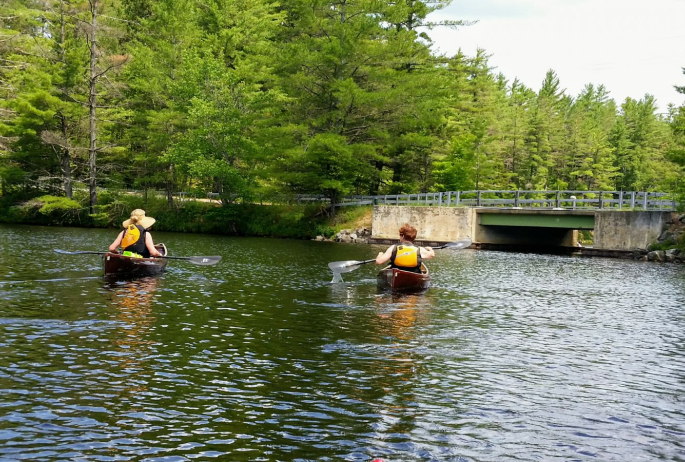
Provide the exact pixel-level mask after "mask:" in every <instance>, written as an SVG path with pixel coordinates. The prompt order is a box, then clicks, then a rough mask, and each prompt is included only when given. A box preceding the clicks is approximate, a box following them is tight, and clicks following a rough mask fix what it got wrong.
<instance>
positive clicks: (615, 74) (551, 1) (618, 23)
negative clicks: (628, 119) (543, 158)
mask: <svg viewBox="0 0 685 462" xmlns="http://www.w3.org/2000/svg"><path fill="white" fill-rule="evenodd" d="M429 19H430V20H432V21H439V20H441V19H455V20H457V19H458V20H472V21H473V20H477V21H478V22H477V23H476V24H473V25H471V26H466V27H460V28H458V29H457V30H453V29H448V28H445V27H439V28H436V29H433V30H431V31H427V33H428V35H429V36H430V37H431V39H432V40H433V41H434V44H435V48H434V49H435V50H436V51H437V52H440V53H444V54H446V55H454V54H455V53H456V52H457V51H458V50H459V49H460V48H461V50H462V52H463V53H465V54H466V55H469V56H473V55H475V53H476V50H477V49H478V48H482V49H484V50H485V51H486V53H487V54H489V55H491V57H490V61H489V62H490V65H491V66H493V67H495V72H501V73H503V74H504V75H505V77H506V78H507V79H508V80H509V81H512V80H513V79H514V78H518V79H519V81H521V82H522V83H523V84H524V85H526V86H528V87H530V88H532V89H533V90H535V91H538V90H539V89H540V86H541V83H542V81H543V79H544V77H545V74H546V73H547V71H548V70H549V69H552V70H554V71H555V72H556V74H557V76H558V77H559V81H560V84H561V88H564V89H566V94H568V95H571V96H577V95H578V94H579V93H580V91H581V90H582V89H583V87H585V85H586V84H588V83H592V84H594V85H604V86H605V87H606V89H607V90H608V91H609V92H610V94H609V96H610V97H612V98H613V99H614V100H615V101H616V103H617V104H619V105H620V104H621V103H622V102H623V101H624V100H625V99H626V98H627V97H630V98H633V99H636V100H639V99H641V98H643V97H644V95H645V94H646V93H648V94H650V95H652V96H654V97H655V98H656V100H657V105H658V106H659V112H665V111H666V108H667V106H668V104H669V103H673V104H675V105H676V106H680V105H682V104H684V103H685V95H682V94H680V93H678V92H677V91H676V90H675V89H674V88H673V86H674V85H679V86H685V74H683V69H682V68H683V67H685V0H453V1H452V4H450V5H449V6H448V7H446V8H445V9H443V10H440V11H437V12H434V13H433V14H432V15H431V16H430V17H429Z"/></svg>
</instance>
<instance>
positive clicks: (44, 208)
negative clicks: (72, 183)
mask: <svg viewBox="0 0 685 462" xmlns="http://www.w3.org/2000/svg"><path fill="white" fill-rule="evenodd" d="M98 201H99V204H98V207H97V211H96V213H95V214H90V213H89V209H88V205H87V198H86V197H75V199H74V200H70V199H67V198H64V197H55V196H39V197H33V198H27V197H20V196H14V197H3V198H0V222H2V223H23V224H36V225H46V226H77V227H93V228H120V227H121V223H122V222H123V221H124V220H126V219H127V218H128V217H129V215H130V213H131V210H133V209H136V208H141V209H144V210H145V211H146V214H147V215H148V216H151V217H154V218H155V219H157V223H156V224H155V227H154V229H155V230H157V231H170V232H184V233H199V234H220V235H232V236H263V237H283V238H294V239H312V238H314V237H316V236H318V235H323V236H325V237H327V238H330V237H331V236H333V235H334V234H335V233H336V232H337V231H339V230H341V229H344V228H353V227H357V226H367V227H370V216H371V207H347V208H344V209H339V210H338V211H337V214H336V216H335V217H331V216H329V214H328V213H327V212H326V210H325V208H324V207H323V206H322V205H320V204H317V205H258V204H233V205H225V206H220V205H218V204H216V203H208V202H199V201H187V202H181V203H175V204H174V206H172V207H169V206H168V204H167V202H166V201H165V200H163V199H160V198H152V197H150V198H147V199H145V198H144V197H142V196H134V195H121V194H119V195H112V194H108V193H100V194H99V195H98Z"/></svg>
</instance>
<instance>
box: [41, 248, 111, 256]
mask: <svg viewBox="0 0 685 462" xmlns="http://www.w3.org/2000/svg"><path fill="white" fill-rule="evenodd" d="M53 250H54V251H55V252H56V253H61V254H62V255H104V254H105V253H107V252H95V251H90V250H74V251H72V252H70V251H68V250H62V249H53Z"/></svg>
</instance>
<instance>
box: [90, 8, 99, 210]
mask: <svg viewBox="0 0 685 462" xmlns="http://www.w3.org/2000/svg"><path fill="white" fill-rule="evenodd" d="M90 8H91V10H90V14H91V30H90V97H89V98H88V105H89V107H90V144H89V146H88V152H89V154H90V156H89V166H90V177H89V180H88V187H89V189H90V213H95V205H96V204H97V190H96V187H97V183H96V181H95V173H96V158H97V133H96V105H97V93H96V83H97V49H96V43H97V17H98V0H90Z"/></svg>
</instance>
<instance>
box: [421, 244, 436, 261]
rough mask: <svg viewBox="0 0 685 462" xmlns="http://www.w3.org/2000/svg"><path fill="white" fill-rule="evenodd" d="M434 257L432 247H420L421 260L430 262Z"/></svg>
mask: <svg viewBox="0 0 685 462" xmlns="http://www.w3.org/2000/svg"><path fill="white" fill-rule="evenodd" d="M434 256H435V250H433V247H421V258H422V259H424V260H430V259H431V258H433V257H434Z"/></svg>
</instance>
